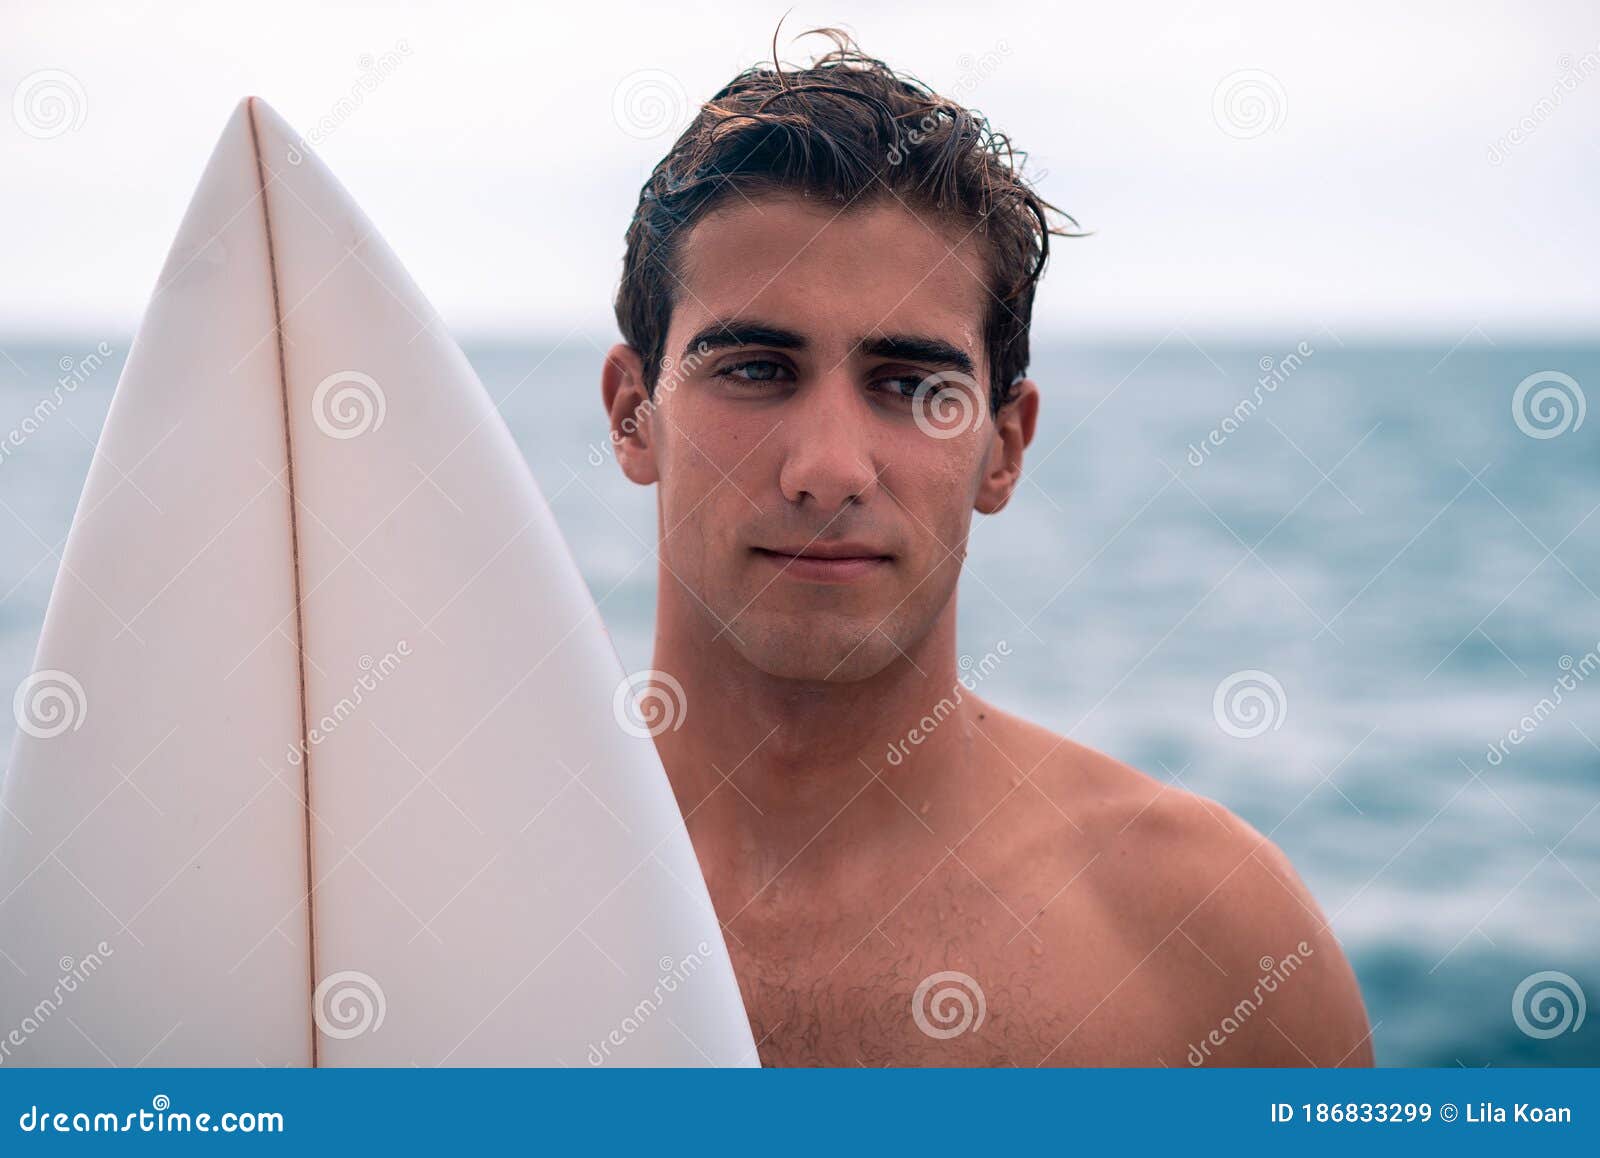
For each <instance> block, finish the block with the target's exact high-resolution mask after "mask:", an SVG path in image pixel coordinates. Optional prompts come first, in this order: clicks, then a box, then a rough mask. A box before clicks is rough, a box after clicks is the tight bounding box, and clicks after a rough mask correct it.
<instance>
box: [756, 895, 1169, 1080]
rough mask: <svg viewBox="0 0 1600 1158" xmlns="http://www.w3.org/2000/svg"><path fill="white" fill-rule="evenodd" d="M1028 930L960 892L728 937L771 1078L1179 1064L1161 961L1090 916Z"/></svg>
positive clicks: (985, 901)
mask: <svg viewBox="0 0 1600 1158" xmlns="http://www.w3.org/2000/svg"><path fill="white" fill-rule="evenodd" d="M1064 918H1065V919H1064ZM1074 918H1075V919H1074ZM1024 920H1025V919H1024V918H1022V917H1021V916H1020V914H1019V915H1013V914H1010V913H1007V912H1006V911H1005V910H1004V908H1003V907H1001V906H997V905H996V904H995V903H994V899H993V898H990V897H983V896H976V895H972V894H968V893H961V894H956V895H945V896H942V897H937V898H932V899H930V900H929V901H927V902H925V903H921V904H918V903H911V904H907V905H905V906H903V908H902V909H901V910H900V911H897V912H896V913H894V914H892V915H891V916H890V917H889V918H887V919H881V920H880V919H874V918H872V917H871V916H868V915H864V914H853V913H851V914H835V915H830V916H827V917H820V918H814V919H812V920H811V921H809V922H808V921H805V920H796V921H794V922H793V923H792V924H790V925H789V926H788V928H787V929H786V931H785V932H783V933H773V932H771V931H764V932H762V933H759V934H756V935H747V936H745V938H744V940H743V943H742V944H740V943H737V942H735V941H734V940H733V938H732V937H730V938H729V950H730V952H731V953H732V955H733V963H734V968H735V971H736V973H737V975H738V977H739V981H740V987H741V989H742V991H743V993H744V998H745V1004H746V1008H747V1010H748V1012H749V1014H750V1020H751V1028H752V1030H753V1031H754V1033H755V1037H756V1040H757V1042H758V1046H759V1050H760V1056H761V1061H762V1064H763V1065H768V1066H795V1065H802V1066H803V1065H818V1066H856V1065H862V1066H883V1065H896V1066H1005V1065H1016V1066H1034V1065H1159V1064H1162V1063H1163V1062H1165V1063H1166V1064H1169V1065H1181V1064H1183V1063H1182V1060H1181V1059H1182V1056H1183V1053H1184V1046H1183V1044H1182V1040H1183V1039H1182V1034H1183V1022H1184V1020H1185V1019H1184V1018H1183V1017H1182V1016H1174V1013H1175V1012H1176V1013H1179V1014H1181V1008H1175V1007H1178V1006H1179V1003H1181V1000H1182V997H1181V994H1180V993H1178V992H1173V991H1172V989H1171V987H1170V986H1169V985H1168V978H1167V975H1166V973H1165V972H1164V971H1163V970H1162V969H1161V968H1160V966H1159V963H1158V962H1157V963H1154V964H1153V963H1152V961H1151V960H1150V959H1149V958H1148V955H1147V954H1144V953H1138V952H1135V951H1134V948H1135V947H1132V946H1124V945H1122V944H1120V943H1119V942H1118V940H1117V938H1116V937H1115V936H1114V935H1112V931H1111V930H1108V929H1107V928H1105V927H1104V923H1103V922H1102V921H1100V920H1099V919H1098V918H1097V917H1096V915H1095V914H1094V913H1093V912H1092V911H1090V910H1088V909H1085V910H1084V911H1082V912H1080V913H1076V914H1073V915H1070V916H1069V915H1068V914H1063V913H1057V914H1055V915H1054V918H1053V919H1052V920H1051V921H1050V922H1048V924H1047V925H1045V924H1041V926H1040V928H1038V929H1036V928H1034V927H1033V926H1032V925H1029V924H1025V923H1024ZM1064 928H1075V929H1076V935H1073V934H1069V933H1063V932H1062V930H1063V929H1064ZM1141 957H1145V958H1146V959H1145V960H1142V961H1141Z"/></svg>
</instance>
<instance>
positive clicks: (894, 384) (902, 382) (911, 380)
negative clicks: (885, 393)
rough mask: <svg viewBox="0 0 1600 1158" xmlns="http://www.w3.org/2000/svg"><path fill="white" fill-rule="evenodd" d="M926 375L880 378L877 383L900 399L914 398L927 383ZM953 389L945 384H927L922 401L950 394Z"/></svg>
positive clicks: (937, 382)
mask: <svg viewBox="0 0 1600 1158" xmlns="http://www.w3.org/2000/svg"><path fill="white" fill-rule="evenodd" d="M929 378H930V375H928V374H899V375H896V376H895V377H892V378H880V379H878V381H879V382H880V383H881V384H883V385H884V386H885V388H886V389H888V390H890V391H893V392H894V393H897V394H899V395H900V396H901V397H902V398H915V397H916V394H917V391H918V390H920V389H922V384H923V383H924V382H928V379H929ZM954 389H955V387H953V386H951V385H950V384H949V383H947V382H940V381H937V380H935V381H933V382H929V383H928V388H927V389H926V390H923V397H924V399H925V400H926V399H931V398H937V397H939V396H940V395H941V394H949V393H951V392H952V391H953V390H954Z"/></svg>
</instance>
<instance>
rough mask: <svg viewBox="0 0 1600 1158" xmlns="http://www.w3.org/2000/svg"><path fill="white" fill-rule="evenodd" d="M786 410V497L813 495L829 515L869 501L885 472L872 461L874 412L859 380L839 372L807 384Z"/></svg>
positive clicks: (793, 499)
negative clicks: (880, 476) (861, 391)
mask: <svg viewBox="0 0 1600 1158" xmlns="http://www.w3.org/2000/svg"><path fill="white" fill-rule="evenodd" d="M784 409H785V411H786V413H785V414H784V415H783V435H784V447H785V452H784V461H783V468H782V470H781V471H780V473H779V477H778V483H779V487H780V488H781V489H782V491H783V496H784V498H786V499H788V500H789V501H790V502H792V503H804V502H805V500H806V499H807V498H808V497H809V498H810V499H811V500H812V501H813V502H814V503H816V505H817V506H818V507H819V508H820V509H821V510H822V512H823V513H824V514H826V515H833V514H834V513H836V512H837V511H838V510H840V509H841V508H843V507H845V506H848V505H849V504H851V503H856V502H862V501H864V500H865V499H866V498H867V497H868V496H869V495H870V494H871V493H872V491H873V490H874V489H876V487H877V485H878V475H879V474H880V473H881V472H880V471H879V470H876V469H875V468H874V466H873V446H872V438H871V426H872V421H871V419H872V415H871V412H870V410H869V408H868V407H867V405H866V403H865V401H864V400H863V399H862V397H861V394H860V389H859V387H857V386H856V384H855V383H854V381H852V380H851V379H850V378H849V377H848V376H847V375H845V374H844V373H843V371H839V372H835V373H833V374H830V375H828V376H827V377H826V378H825V379H822V380H819V381H814V382H810V383H807V384H806V387H805V388H804V389H802V390H800V391H798V392H797V393H796V394H795V395H794V397H793V398H792V399H791V400H790V404H789V405H788V406H787V407H785V408H784Z"/></svg>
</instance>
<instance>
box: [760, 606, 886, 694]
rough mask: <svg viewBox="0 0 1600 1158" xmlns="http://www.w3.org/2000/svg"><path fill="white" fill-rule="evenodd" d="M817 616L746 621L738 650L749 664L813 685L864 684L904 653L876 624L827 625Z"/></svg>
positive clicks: (771, 673) (779, 676) (841, 623)
mask: <svg viewBox="0 0 1600 1158" xmlns="http://www.w3.org/2000/svg"><path fill="white" fill-rule="evenodd" d="M821 620H822V617H821V616H817V615H812V616H810V617H808V618H807V619H803V620H800V621H798V622H794V621H786V622H783V623H756V622H750V621H749V617H746V619H745V620H744V621H742V622H741V624H740V627H739V629H738V631H739V635H740V636H741V637H742V642H735V643H734V648H735V650H737V651H738V652H739V654H740V655H741V656H743V657H744V660H745V662H747V663H748V664H750V666H751V667H754V668H756V669H757V670H758V671H761V672H765V673H766V674H767V675H769V676H774V677H776V678H778V679H791V680H805V681H808V682H812V683H837V684H850V683H858V682H860V681H861V680H864V679H869V678H871V677H872V676H875V675H877V674H878V673H879V672H881V671H882V670H883V669H884V668H886V667H887V666H889V664H890V663H892V662H894V660H895V658H896V657H898V656H899V654H900V652H899V651H898V650H897V649H896V648H895V646H894V643H893V641H892V640H891V639H890V638H889V636H887V635H885V634H884V633H883V632H882V631H880V630H878V629H877V627H876V626H875V625H874V624H871V623H855V622H854V621H842V622H835V623H831V624H830V623H825V622H821Z"/></svg>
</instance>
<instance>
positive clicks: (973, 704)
mask: <svg viewBox="0 0 1600 1158" xmlns="http://www.w3.org/2000/svg"><path fill="white" fill-rule="evenodd" d="M671 582H672V580H671V579H670V578H667V579H666V583H669V584H670V583H671ZM663 595H664V597H663V599H662V600H661V603H660V605H659V607H658V618H657V633H656V647H655V655H654V661H653V666H654V667H655V668H656V669H657V670H659V671H664V672H668V673H670V674H671V675H672V676H673V678H674V679H676V680H677V681H678V682H679V683H680V684H681V685H682V687H683V691H684V704H683V708H684V712H683V723H682V726H681V727H678V728H675V729H672V730H668V731H664V732H662V733H661V734H660V735H659V736H657V738H656V747H657V750H658V751H659V752H660V754H661V758H662V762H663V763H664V764H665V766H666V770H667V774H668V777H669V779H670V780H671V782H672V786H673V789H674V791H675V792H676V794H677V798H678V802H679V805H680V806H681V807H682V809H683V811H684V813H685V815H686V816H687V818H688V820H689V826H690V832H691V834H693V836H694V839H695V845H696V849H697V851H698V852H699V853H700V856H701V862H702V865H703V867H704V868H705V870H706V872H707V875H708V877H715V876H718V875H722V876H724V877H725V878H733V877H738V878H740V879H741V880H743V881H746V882H749V881H752V880H754V881H764V880H765V879H767V878H769V877H771V876H772V875H773V874H774V873H775V872H777V871H780V870H787V873H789V874H792V873H794V872H795V871H796V870H800V871H801V872H804V871H805V870H804V866H802V865H799V864H794V863H793V862H794V860H795V858H797V857H798V856H799V854H800V853H801V852H802V851H807V850H809V851H810V852H813V853H815V852H817V851H818V850H817V849H816V848H814V847H812V846H814V845H820V846H822V852H823V854H824V855H817V856H809V857H807V858H805V859H806V860H807V861H808V862H812V863H813V864H814V865H815V866H817V867H818V868H820V869H822V870H823V871H844V872H849V871H853V870H854V869H859V868H863V867H865V866H868V865H870V864H871V863H872V862H873V861H874V860H875V859H876V858H878V857H881V856H883V855H892V854H893V852H894V850H895V849H896V848H898V847H901V846H902V844H903V842H904V841H905V840H907V839H921V838H923V837H925V836H926V833H927V826H926V824H925V822H923V821H922V820H921V818H920V815H919V813H920V812H922V811H923V810H924V809H926V808H927V807H929V806H930V805H932V804H933V803H935V802H936V801H938V800H940V799H943V798H947V797H948V796H949V795H950V794H951V792H952V789H953V788H958V787H959V785H956V784H953V783H952V782H953V781H955V780H957V779H958V778H957V777H955V776H953V775H952V773H954V772H956V771H958V770H959V769H960V768H961V767H963V766H965V764H966V763H968V762H969V761H970V755H971V745H972V734H971V723H972V721H973V720H974V718H975V717H976V716H977V715H978V713H979V712H980V711H982V710H983V705H982V704H981V703H980V701H978V700H977V698H976V697H975V696H974V695H973V694H972V693H971V692H970V691H969V690H968V689H967V688H966V687H964V686H963V685H962V684H961V683H960V682H959V680H958V676H959V675H960V674H961V673H960V669H959V668H958V666H957V663H956V654H955V605H954V602H953V601H952V603H951V605H950V606H949V607H948V608H947V609H946V612H945V613H944V614H943V615H941V616H940V618H939V620H938V622H937V623H936V624H935V626H934V627H933V629H932V630H930V631H929V632H928V633H927V634H926V635H925V636H924V637H923V638H922V639H921V640H919V641H917V642H915V643H914V644H911V645H909V646H908V647H907V649H906V651H905V652H904V653H903V654H901V655H899V656H897V657H896V658H895V659H894V660H893V661H892V662H891V663H889V664H888V666H886V667H885V668H883V669H882V670H881V671H879V672H878V673H876V674H874V675H872V676H870V677H868V678H866V679H863V680H858V681H855V682H852V683H832V682H826V681H820V680H818V681H806V680H796V679H788V678H779V677H775V676H772V675H769V674H768V673H766V672H763V671H761V670H760V669H758V668H756V667H754V666H752V665H751V664H750V663H749V662H748V661H747V660H746V659H745V658H744V657H743V656H741V655H740V654H739V652H738V651H737V650H736V648H735V647H734V646H733V644H732V642H731V641H730V640H729V638H728V636H727V634H726V633H724V634H723V635H722V636H721V638H720V639H718V638H714V637H715V635H716V628H715V625H714V624H713V625H707V624H706V623H705V622H704V621H703V619H704V617H703V615H702V614H701V613H700V612H699V611H697V610H696V609H693V608H686V607H684V606H683V604H682V601H680V600H678V599H676V598H675V597H674V594H673V593H671V592H667V591H665V590H664V592H663ZM930 725H931V726H930ZM791 864H792V865H793V867H790V866H791ZM740 891H742V890H740Z"/></svg>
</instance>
